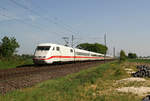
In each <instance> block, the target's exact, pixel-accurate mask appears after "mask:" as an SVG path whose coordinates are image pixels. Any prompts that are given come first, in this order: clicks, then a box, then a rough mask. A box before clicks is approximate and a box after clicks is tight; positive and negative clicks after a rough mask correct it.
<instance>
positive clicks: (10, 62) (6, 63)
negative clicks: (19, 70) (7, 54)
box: [0, 57, 33, 69]
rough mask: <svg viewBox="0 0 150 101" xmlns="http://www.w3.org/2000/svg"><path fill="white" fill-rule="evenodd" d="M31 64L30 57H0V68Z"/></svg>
mask: <svg viewBox="0 0 150 101" xmlns="http://www.w3.org/2000/svg"><path fill="white" fill-rule="evenodd" d="M27 64H33V62H32V59H31V58H21V57H12V58H9V59H5V58H3V59H0V69H8V68H16V67H17V66H21V65H27Z"/></svg>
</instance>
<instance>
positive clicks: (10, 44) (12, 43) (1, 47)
mask: <svg viewBox="0 0 150 101" xmlns="http://www.w3.org/2000/svg"><path fill="white" fill-rule="evenodd" d="M19 47H20V46H19V43H18V42H17V41H16V39H15V38H14V37H10V38H9V37H7V36H5V37H4V38H3V39H2V42H1V44H0V53H1V55H2V56H3V57H7V56H12V55H13V54H14V53H15V52H16V49H17V48H19Z"/></svg>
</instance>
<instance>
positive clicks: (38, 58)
mask: <svg viewBox="0 0 150 101" xmlns="http://www.w3.org/2000/svg"><path fill="white" fill-rule="evenodd" d="M45 57H46V56H35V57H34V58H33V63H34V64H46V61H45Z"/></svg>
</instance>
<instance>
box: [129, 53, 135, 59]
mask: <svg viewBox="0 0 150 101" xmlns="http://www.w3.org/2000/svg"><path fill="white" fill-rule="evenodd" d="M128 58H130V59H135V58H137V55H136V53H128Z"/></svg>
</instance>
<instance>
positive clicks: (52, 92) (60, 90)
mask: <svg viewBox="0 0 150 101" xmlns="http://www.w3.org/2000/svg"><path fill="white" fill-rule="evenodd" d="M137 61H138V62H139V60H134V61H133V60H132V61H131V60H129V61H126V62H124V63H121V64H120V63H118V62H112V63H107V64H103V65H100V66H98V67H93V68H90V69H87V70H82V71H80V72H78V73H74V74H71V75H68V76H66V77H60V78H57V79H53V80H48V81H45V82H43V83H40V84H37V85H36V86H33V87H30V88H24V89H21V90H16V91H13V92H9V93H7V94H6V95H0V101H141V99H142V98H143V97H144V96H146V93H148V92H146V93H139V92H137V93H133V92H120V91H118V89H119V88H123V87H138V88H139V87H143V86H145V87H150V81H149V78H146V79H144V80H143V81H140V80H139V81H130V79H129V78H130V77H131V75H130V74H129V73H128V71H127V70H129V69H133V70H136V69H135V66H136V65H137V63H136V62H137ZM140 63H143V61H140ZM146 63H147V62H146ZM128 79H129V81H127V80H128Z"/></svg>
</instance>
